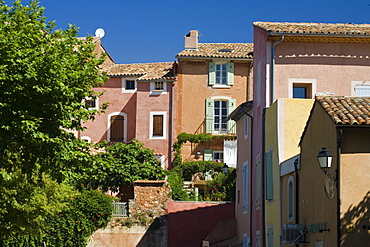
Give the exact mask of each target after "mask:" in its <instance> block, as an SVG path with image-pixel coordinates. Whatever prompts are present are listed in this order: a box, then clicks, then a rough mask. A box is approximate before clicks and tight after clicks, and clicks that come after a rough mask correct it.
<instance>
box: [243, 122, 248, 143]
mask: <svg viewBox="0 0 370 247" xmlns="http://www.w3.org/2000/svg"><path fill="white" fill-rule="evenodd" d="M247 138H248V117H246V118H244V139H247Z"/></svg>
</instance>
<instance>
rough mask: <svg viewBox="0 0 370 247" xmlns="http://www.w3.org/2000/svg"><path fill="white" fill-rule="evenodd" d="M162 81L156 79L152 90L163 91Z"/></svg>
mask: <svg viewBox="0 0 370 247" xmlns="http://www.w3.org/2000/svg"><path fill="white" fill-rule="evenodd" d="M163 89H164V87H163V81H156V82H154V90H156V91H163Z"/></svg>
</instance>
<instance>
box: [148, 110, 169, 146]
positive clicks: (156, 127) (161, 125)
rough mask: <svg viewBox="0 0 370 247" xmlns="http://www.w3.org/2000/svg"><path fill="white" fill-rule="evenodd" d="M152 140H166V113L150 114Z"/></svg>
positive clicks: (150, 135) (150, 136)
mask: <svg viewBox="0 0 370 247" xmlns="http://www.w3.org/2000/svg"><path fill="white" fill-rule="evenodd" d="M149 138H150V139H166V112H164V111H158V112H157V111H156V112H150V132H149Z"/></svg>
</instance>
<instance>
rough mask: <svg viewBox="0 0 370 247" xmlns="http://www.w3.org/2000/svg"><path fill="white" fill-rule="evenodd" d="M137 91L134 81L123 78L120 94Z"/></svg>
mask: <svg viewBox="0 0 370 247" xmlns="http://www.w3.org/2000/svg"><path fill="white" fill-rule="evenodd" d="M136 90H137V83H136V79H134V78H123V79H122V93H135V92H136Z"/></svg>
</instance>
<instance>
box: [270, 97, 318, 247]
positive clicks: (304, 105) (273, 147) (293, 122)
mask: <svg viewBox="0 0 370 247" xmlns="http://www.w3.org/2000/svg"><path fill="white" fill-rule="evenodd" d="M313 102H314V100H312V99H278V100H276V101H275V102H274V104H272V105H271V106H270V107H269V108H268V109H267V110H266V114H265V121H266V125H265V126H266V129H265V153H268V152H272V173H273V175H272V179H273V181H272V190H273V196H272V197H273V199H269V200H266V201H265V209H266V211H265V229H266V231H267V232H266V234H267V239H266V240H267V244H268V243H269V241H273V246H280V244H281V243H280V235H281V227H280V226H281V223H282V222H281V219H282V213H283V212H282V211H281V203H282V201H281V197H283V198H285V194H286V186H281V182H280V164H281V163H282V162H284V161H285V160H287V159H290V158H291V157H293V156H295V155H298V154H299V152H300V149H299V146H298V144H299V141H300V137H301V135H302V132H303V130H304V127H305V125H306V122H307V119H308V116H309V113H310V110H311V108H312V105H313ZM265 160H266V159H265ZM266 165H267V164H265V167H266ZM266 172H267V171H266ZM266 179H267V177H266ZM266 182H267V181H266ZM265 189H266V190H268V188H267V183H266V186H265ZM265 194H267V191H265ZM265 199H267V198H265ZM284 202H285V200H284ZM284 213H285V212H284ZM284 219H285V220H284ZM286 219H287V217H284V218H283V222H284V223H286ZM271 234H272V235H273V237H271V236H269V235H271ZM267 246H268V245H267ZM270 246H271V245H270Z"/></svg>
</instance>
